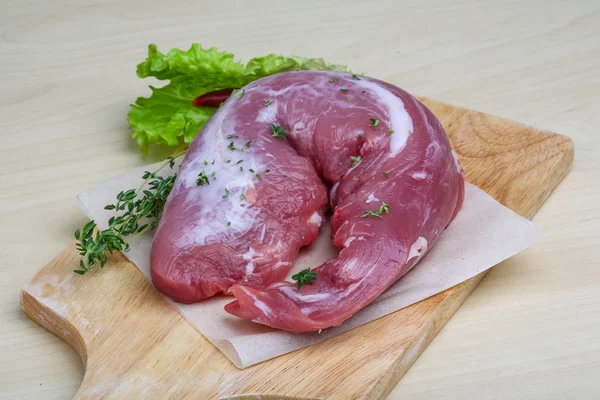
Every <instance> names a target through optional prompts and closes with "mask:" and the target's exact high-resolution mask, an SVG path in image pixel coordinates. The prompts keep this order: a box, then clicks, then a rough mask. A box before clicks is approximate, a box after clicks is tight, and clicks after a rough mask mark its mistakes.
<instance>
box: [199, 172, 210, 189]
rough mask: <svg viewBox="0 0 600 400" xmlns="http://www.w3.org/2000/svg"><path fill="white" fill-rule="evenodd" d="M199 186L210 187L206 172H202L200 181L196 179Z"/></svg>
mask: <svg viewBox="0 0 600 400" xmlns="http://www.w3.org/2000/svg"><path fill="white" fill-rule="evenodd" d="M196 185H197V186H204V185H210V182H209V181H208V176H206V172H204V171H202V172H200V173H199V174H198V179H196Z"/></svg>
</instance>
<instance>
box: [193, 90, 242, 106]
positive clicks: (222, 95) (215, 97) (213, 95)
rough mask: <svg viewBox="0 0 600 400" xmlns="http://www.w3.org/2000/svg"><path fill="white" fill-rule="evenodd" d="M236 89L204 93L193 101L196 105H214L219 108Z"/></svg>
mask: <svg viewBox="0 0 600 400" xmlns="http://www.w3.org/2000/svg"><path fill="white" fill-rule="evenodd" d="M234 90H235V89H221V90H215V91H214V92H208V93H204V94H203V95H202V96H198V97H196V98H195V99H194V101H193V102H192V104H193V105H195V106H196V107H214V108H217V107H219V106H220V105H221V103H222V102H224V101H225V100H227V99H228V98H229V96H231V93H233V91H234Z"/></svg>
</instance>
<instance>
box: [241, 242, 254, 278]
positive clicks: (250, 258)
mask: <svg viewBox="0 0 600 400" xmlns="http://www.w3.org/2000/svg"><path fill="white" fill-rule="evenodd" d="M255 254H256V252H255V251H254V249H253V248H252V247H250V248H249V249H248V251H247V252H246V253H244V254H243V255H242V258H243V259H244V260H246V261H248V263H247V264H246V276H250V275H251V274H252V273H253V272H254V255H255Z"/></svg>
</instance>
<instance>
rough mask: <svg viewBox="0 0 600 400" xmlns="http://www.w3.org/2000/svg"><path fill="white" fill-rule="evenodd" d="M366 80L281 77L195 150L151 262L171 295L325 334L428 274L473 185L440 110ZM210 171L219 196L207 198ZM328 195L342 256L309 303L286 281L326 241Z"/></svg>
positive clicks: (321, 276)
mask: <svg viewBox="0 0 600 400" xmlns="http://www.w3.org/2000/svg"><path fill="white" fill-rule="evenodd" d="M357 78H358V77H355V78H353V77H352V76H351V75H348V74H343V73H337V72H323V71H304V72H292V73H285V74H279V75H274V76H270V77H267V78H264V79H261V80H259V81H256V82H254V83H252V84H250V85H248V86H246V87H245V88H244V90H243V91H242V92H238V93H236V95H234V96H233V97H231V98H230V99H229V100H227V102H226V103H225V104H224V105H223V106H222V107H221V108H220V109H219V111H218V112H217V113H216V114H215V115H214V116H213V118H212V119H211V120H210V121H209V122H208V123H207V125H206V126H205V127H204V129H203V131H202V132H201V133H200V134H199V135H198V137H197V138H196V139H195V140H194V142H193V143H192V145H191V146H190V149H189V150H188V154H187V155H186V157H185V160H184V163H183V165H182V169H181V172H180V175H179V177H178V179H177V182H176V184H175V187H174V189H173V192H172V194H171V196H170V197H169V200H168V202H167V205H166V207H165V211H164V214H163V218H162V220H161V223H160V226H159V229H158V232H157V235H156V238H155V242H154V245H153V248H152V256H151V268H152V279H153V283H154V285H155V286H156V287H157V289H158V290H160V291H161V292H162V293H164V294H166V295H167V296H170V297H171V298H173V299H174V300H176V301H180V302H187V303H189V302H196V301H199V300H202V299H204V298H207V297H209V296H212V295H214V294H216V293H219V292H225V293H228V294H233V295H235V296H236V298H237V300H236V301H234V302H232V303H230V304H228V305H227V306H226V310H227V311H228V312H230V313H231V314H234V315H237V316H239V317H242V318H245V319H248V320H252V321H255V322H258V323H262V324H265V325H269V326H272V327H275V328H279V329H285V330H289V331H295V332H306V331H316V330H319V329H323V328H327V327H331V326H336V325H339V324H341V323H342V322H343V321H344V320H346V319H347V318H349V317H350V316H352V315H353V314H354V313H356V312H357V311H358V310H360V309H361V308H363V307H364V306H366V305H367V304H369V303H370V302H371V301H373V300H374V299H375V298H376V297H377V296H379V295H380V294H381V293H382V292H383V291H385V289H387V288H388V287H389V286H390V285H392V284H393V283H394V282H395V281H396V280H398V279H399V278H400V277H401V276H403V275H404V274H405V273H406V272H408V271H409V270H410V269H411V268H412V267H413V266H414V265H415V264H416V263H417V262H418V260H419V259H420V258H421V257H422V256H423V255H424V254H425V253H426V252H427V250H428V249H430V248H431V247H432V246H433V244H434V243H435V241H436V240H437V238H438V237H439V235H440V233H441V232H442V231H443V229H444V228H445V227H446V226H447V225H448V224H449V223H450V222H451V221H452V219H453V218H454V216H455V215H456V213H457V212H458V210H459V208H460V206H461V203H462V199H463V195H464V176H463V173H462V170H461V168H460V165H459V164H458V161H457V159H456V157H455V156H454V155H453V153H452V150H451V148H450V144H449V142H448V138H447V137H446V135H445V133H444V130H443V128H442V126H441V125H440V123H439V121H438V120H437V119H436V118H435V117H434V116H433V114H432V113H431V112H430V111H429V110H428V109H427V108H426V107H424V106H423V105H422V104H421V103H419V102H418V101H417V100H416V99H414V98H413V97H412V96H410V95H409V94H408V93H406V92H404V91H402V90H401V89H399V88H397V87H394V86H393V85H390V84H387V83H384V82H381V81H377V80H374V79H371V78H367V77H360V78H359V79H357ZM280 126H281V128H279V127H280ZM282 130H283V131H284V132H283V133H282V132H281V131H282ZM273 132H275V133H276V134H277V133H278V132H279V134H277V136H279V138H277V137H274V136H273ZM285 133H288V135H287V137H286V135H285ZM231 135H235V136H231ZM250 140H251V141H252V142H251V143H249V144H248V147H247V146H246V143H247V142H248V141H250ZM231 143H233V144H231ZM232 149H233V150H232ZM358 157H360V159H359V158H358ZM213 160H214V164H213ZM228 160H231V161H229V162H228ZM239 160H242V161H241V162H240V163H239V164H238V162H239ZM205 161H206V162H205ZM205 164H206V165H205ZM240 167H242V168H241V169H240ZM242 169H243V170H242ZM251 169H252V171H254V172H252V171H251ZM203 171H204V172H205V174H206V176H207V178H208V184H206V183H205V184H204V185H202V186H198V185H197V183H196V180H197V179H198V174H199V173H201V172H203ZM213 172H215V174H214V175H215V176H214V178H213V177H212V175H213ZM328 186H329V187H331V189H330V192H331V193H330V204H331V207H332V209H333V211H334V212H333V216H332V219H331V231H332V239H333V243H334V244H335V245H336V246H338V247H340V248H341V249H342V250H341V252H340V254H339V256H338V257H337V258H336V259H334V260H331V261H328V262H327V263H325V264H323V265H322V266H320V267H318V268H316V269H314V270H313V271H315V272H317V273H318V277H317V279H316V280H315V281H314V282H312V283H311V284H306V285H304V286H303V287H302V288H301V290H297V289H296V285H295V284H294V283H289V282H281V280H282V279H283V278H284V277H285V275H286V274H287V272H288V271H289V268H290V265H291V262H292V261H293V260H294V258H295V257H296V255H297V253H298V250H299V249H300V247H302V246H304V245H307V244H309V243H311V242H313V241H314V240H315V239H316V237H317V234H318V229H319V227H320V224H321V221H322V218H323V212H324V210H325V208H326V205H327V189H328ZM225 189H227V191H225ZM241 195H242V197H241V198H242V199H243V200H241V198H240V196H241ZM384 203H385V204H387V205H388V210H387V211H388V212H387V213H386V212H385V210H384V208H385V207H384V208H382V206H383V205H384ZM369 211H375V213H371V214H369V215H366V216H365V213H366V212H369ZM379 211H381V213H380V214H379V215H377V213H378V212H379ZM373 214H375V215H373ZM380 217H381V218H380Z"/></svg>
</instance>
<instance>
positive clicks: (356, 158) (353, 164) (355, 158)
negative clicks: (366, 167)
mask: <svg viewBox="0 0 600 400" xmlns="http://www.w3.org/2000/svg"><path fill="white" fill-rule="evenodd" d="M350 160H352V166H353V167H355V166H356V164H358V163H359V162H360V160H361V157H360V156H356V157H353V156H350Z"/></svg>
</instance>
